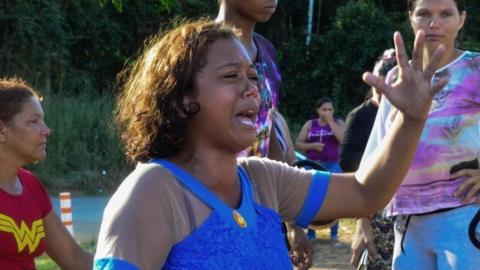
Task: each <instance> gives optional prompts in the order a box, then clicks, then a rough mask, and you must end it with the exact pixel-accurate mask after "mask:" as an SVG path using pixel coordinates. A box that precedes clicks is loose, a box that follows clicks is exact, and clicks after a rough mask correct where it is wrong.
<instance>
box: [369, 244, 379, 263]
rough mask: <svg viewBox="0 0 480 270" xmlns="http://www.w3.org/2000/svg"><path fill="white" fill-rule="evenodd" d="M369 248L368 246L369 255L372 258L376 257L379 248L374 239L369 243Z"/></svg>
mask: <svg viewBox="0 0 480 270" xmlns="http://www.w3.org/2000/svg"><path fill="white" fill-rule="evenodd" d="M367 248H368V253H369V255H368V256H369V257H370V258H372V259H376V258H377V256H378V253H377V249H376V248H375V245H374V244H373V241H369V242H368V243H367Z"/></svg>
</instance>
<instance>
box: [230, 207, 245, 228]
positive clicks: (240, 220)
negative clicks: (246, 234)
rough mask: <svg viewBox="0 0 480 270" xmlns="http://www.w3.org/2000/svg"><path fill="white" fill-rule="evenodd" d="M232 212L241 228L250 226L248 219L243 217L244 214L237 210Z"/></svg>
mask: <svg viewBox="0 0 480 270" xmlns="http://www.w3.org/2000/svg"><path fill="white" fill-rule="evenodd" d="M232 214H233V219H234V220H235V222H236V223H237V225H238V226H240V228H242V229H243V228H246V227H247V226H248V224H247V221H246V220H245V219H244V218H243V216H242V215H241V214H240V213H239V212H238V211H237V210H233V211H232Z"/></svg>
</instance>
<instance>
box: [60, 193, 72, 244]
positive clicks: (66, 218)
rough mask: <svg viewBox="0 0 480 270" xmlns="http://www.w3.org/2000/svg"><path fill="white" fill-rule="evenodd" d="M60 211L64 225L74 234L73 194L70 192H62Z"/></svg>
mask: <svg viewBox="0 0 480 270" xmlns="http://www.w3.org/2000/svg"><path fill="white" fill-rule="evenodd" d="M60 212H61V219H62V222H63V225H65V227H66V228H67V230H68V232H70V234H71V235H72V236H74V234H73V216H72V195H71V194H70V192H61V193H60Z"/></svg>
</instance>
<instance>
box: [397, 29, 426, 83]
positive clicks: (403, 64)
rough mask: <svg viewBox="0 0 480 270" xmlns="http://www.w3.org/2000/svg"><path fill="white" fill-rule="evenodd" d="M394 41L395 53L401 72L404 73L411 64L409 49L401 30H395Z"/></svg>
mask: <svg viewBox="0 0 480 270" xmlns="http://www.w3.org/2000/svg"><path fill="white" fill-rule="evenodd" d="M393 42H394V43H395V52H396V53H395V54H396V57H397V63H398V66H399V67H400V74H402V70H403V69H405V68H407V67H409V66H410V64H409V63H408V54H407V50H406V49H405V44H404V42H403V38H402V35H400V32H395V34H393ZM422 49H423V48H422Z"/></svg>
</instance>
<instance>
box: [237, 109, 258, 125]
mask: <svg viewBox="0 0 480 270" xmlns="http://www.w3.org/2000/svg"><path fill="white" fill-rule="evenodd" d="M257 115H258V110H257V109H247V110H244V111H242V112H240V113H239V114H237V117H238V118H239V120H240V123H242V124H243V125H246V126H249V127H251V128H255V129H256V128H257Z"/></svg>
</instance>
